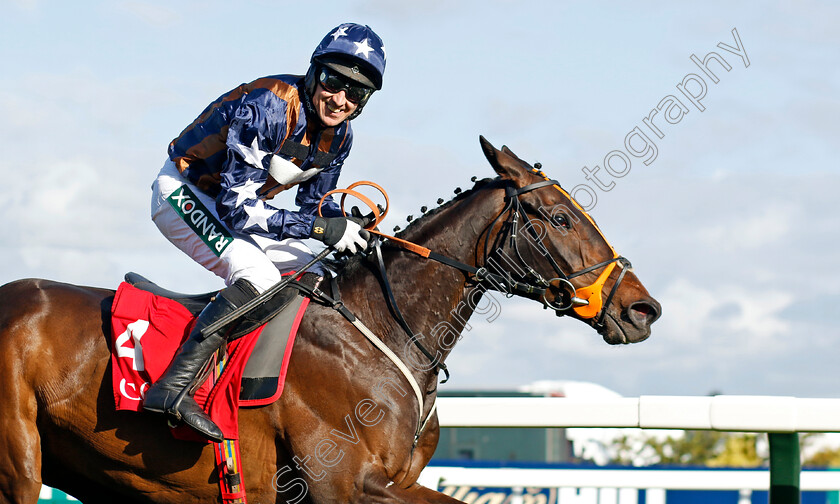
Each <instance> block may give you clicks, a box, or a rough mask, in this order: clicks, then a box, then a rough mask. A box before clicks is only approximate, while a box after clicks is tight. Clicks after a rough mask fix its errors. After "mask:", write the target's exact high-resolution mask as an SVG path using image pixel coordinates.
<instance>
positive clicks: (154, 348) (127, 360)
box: [111, 282, 306, 440]
mask: <svg viewBox="0 0 840 504" xmlns="http://www.w3.org/2000/svg"><path fill="white" fill-rule="evenodd" d="M305 304H306V303H304V305H303V306H301V310H300V313H299V314H298V317H297V319H296V322H295V324H294V327H293V328H292V332H291V334H290V336H289V341H288V344H287V345H286V349H285V353H284V355H283V363H282V367H281V371H280V376H279V380H278V390H277V392H276V393H275V394H274V395H273V397H272V398H271V399H272V400H274V399H277V397H279V396H280V393H282V390H283V382H284V379H285V376H286V370H287V368H288V362H289V358H290V357H291V350H292V347H293V343H294V335H295V333H296V332H297V325H298V323H299V322H300V318H301V315H302V312H303V309H305ZM194 324H195V318H194V317H193V315H192V314H191V313H190V312H189V310H187V309H186V308H185V307H184V306H183V305H181V304H180V303H178V302H177V301H174V300H171V299H168V298H164V297H160V296H156V295H154V294H152V293H150V292H147V291H144V290H140V289H137V288H136V287H133V286H132V285H130V284H128V283H125V282H123V283H121V284H120V286H119V288H118V289H117V293H116V295H115V296H114V303H113V305H112V307H111V368H112V381H113V386H114V402H115V404H116V408H117V410H130V411H141V410H142V409H143V406H142V400H143V395H144V394H145V392H146V390H148V388H149V386H150V385H151V384H152V383H154V382H155V381H156V380H158V379H159V378H160V377H161V376H162V375H163V373H164V372H165V371H166V369H167V368H168V367H169V363H170V362H171V361H172V359H173V357H174V356H175V353H176V352H177V351H178V348H180V346H181V343H183V342H184V341H185V340H186V339H187V338H188V337H189V334H190V330H191V329H192V327H193V325H194ZM264 327H265V326H264V325H263V326H261V327H260V328H258V329H256V330H255V331H253V332H251V333H250V334H247V335H245V336H243V337H241V338H238V339H236V340H234V341H232V342H230V343H228V346H227V352H228V358H227V359H226V360H225V362H224V363H222V364H221V365H220V364H219V363H216V362H214V364H215V365H216V369H215V370H214V371H215V373H212V372H211V373H210V377H208V379H207V380H205V381H204V383H202V384H201V386H200V387H199V388H198V390H197V391H196V393H195V400H196V402H198V404H199V405H200V406H202V407H203V408H204V410H205V411H206V412H207V413H208V414H209V415H210V418H212V419H213V421H214V422H216V425H218V426H219V428H221V429H222V432H224V435H225V438H227V439H238V438H239V429H238V426H239V415H238V410H239V406H240V401H239V389H240V385H241V381H242V374H243V370H244V368H245V364H246V363H247V361H248V357H250V355H251V352H252V350H253V349H254V345H255V344H256V343H257V340H258V338H259V335H260V333H261V332H262V330H263V328H264ZM214 375H215V378H216V380H215V381H216V383H215V386H214V385H213V384H212V383H211V382H213V381H214ZM267 402H269V401H262V402H260V403H256V404H266V403H267ZM173 434H174V435H175V437H178V438H181V439H195V440H199V439H203V438H200V437H199V436H198V435H197V434H194V433H193V432H192V431H191V430H190V429H189V428H186V427H179V428H176V429H174V430H173Z"/></svg>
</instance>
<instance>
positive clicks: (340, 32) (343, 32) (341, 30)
mask: <svg viewBox="0 0 840 504" xmlns="http://www.w3.org/2000/svg"><path fill="white" fill-rule="evenodd" d="M330 36H331V37H332V38H333V40H338V37H346V36H347V27H346V26H339V27H338V29H336V30H335V31H334V32H332V33H330Z"/></svg>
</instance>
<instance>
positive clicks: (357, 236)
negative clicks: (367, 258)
mask: <svg viewBox="0 0 840 504" xmlns="http://www.w3.org/2000/svg"><path fill="white" fill-rule="evenodd" d="M310 237H311V238H315V239H316V240H321V241H322V242H324V243H326V244H327V245H331V246H332V247H334V248H335V250H336V251H337V252H344V251H348V252H350V253H351V254H355V253H356V252H358V251H360V250H364V249H366V248H367V246H368V239H370V233H368V232H367V230H366V229H363V228H362V226H361V225H360V224H359V223H358V222H356V219H355V218H353V217H328V218H324V217H315V223H314V225H313V226H312V233H311V234H310Z"/></svg>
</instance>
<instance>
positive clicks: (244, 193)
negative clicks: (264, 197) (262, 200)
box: [230, 179, 263, 206]
mask: <svg viewBox="0 0 840 504" xmlns="http://www.w3.org/2000/svg"><path fill="white" fill-rule="evenodd" d="M262 186H263V185H262V184H261V183H259V182H254V181H253V180H251V179H248V180H246V181H245V183H244V184H242V185H241V186H237V187H231V188H230V190H231V191H233V192H235V193H236V206H239V205H241V204H242V203H244V202H245V201H247V200H249V199H257V189H259V188H260V187H262Z"/></svg>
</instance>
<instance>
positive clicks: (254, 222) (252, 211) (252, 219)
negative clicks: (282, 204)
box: [242, 200, 277, 232]
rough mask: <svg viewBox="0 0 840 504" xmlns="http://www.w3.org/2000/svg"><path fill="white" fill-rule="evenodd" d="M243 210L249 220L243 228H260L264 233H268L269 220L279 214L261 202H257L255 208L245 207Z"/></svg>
mask: <svg viewBox="0 0 840 504" xmlns="http://www.w3.org/2000/svg"><path fill="white" fill-rule="evenodd" d="M242 208H243V209H244V210H245V213H246V214H248V220H247V221H245V226H243V228H244V229H247V228H249V227H253V226H259V227H260V228H261V229H262V230H263V231H265V232H268V218H269V217H271V216H272V215H274V214H276V213H277V210H276V209H274V208H268V207H267V206H265V203H263V202H262V201H260V200H257V202H256V203H255V204H254V206H247V205H245V206H244V207H242Z"/></svg>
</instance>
